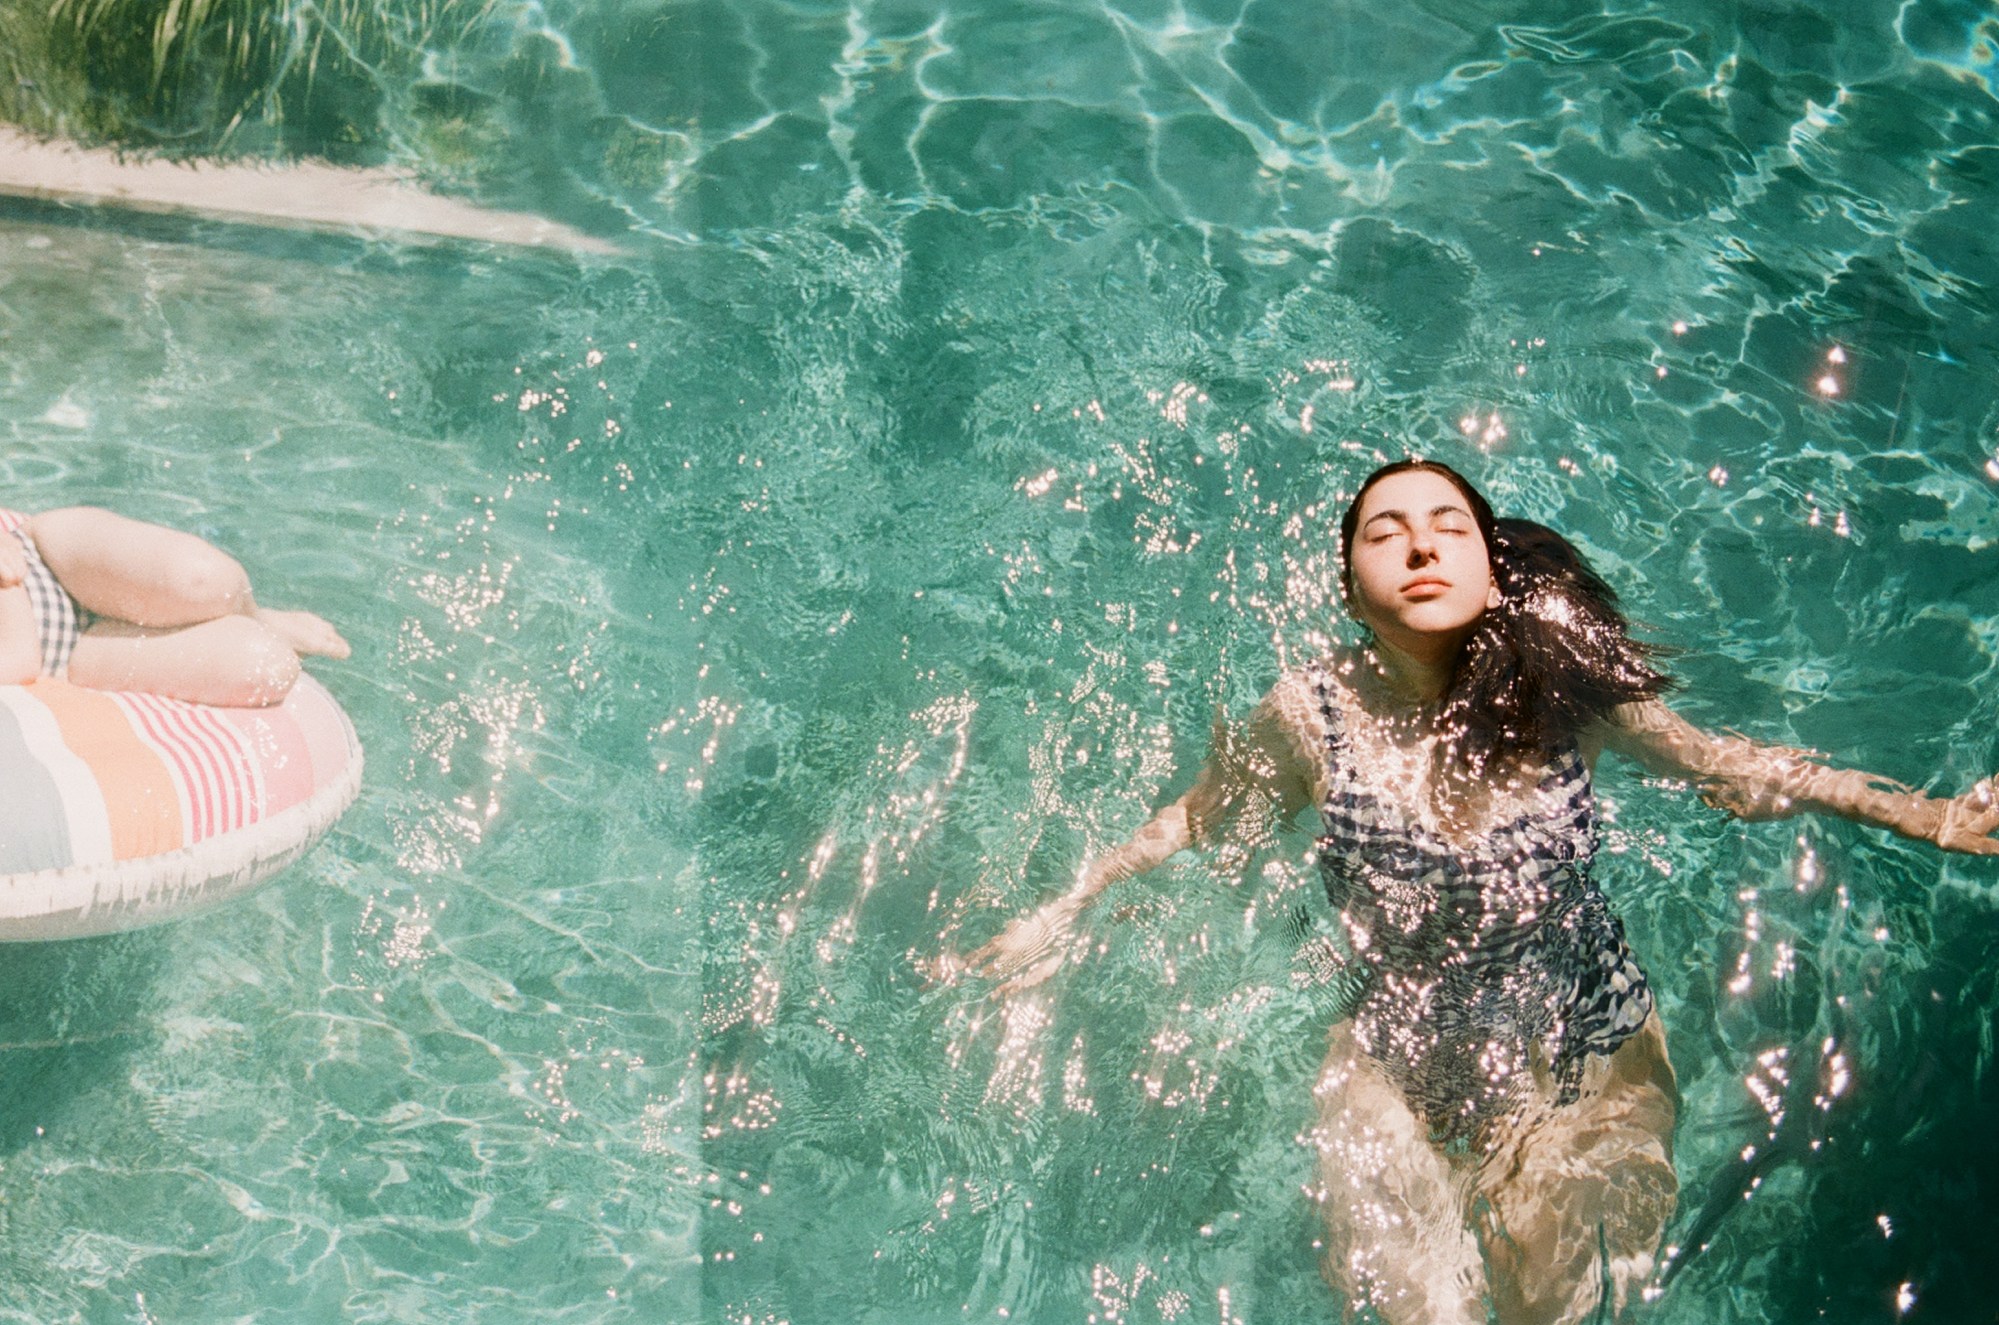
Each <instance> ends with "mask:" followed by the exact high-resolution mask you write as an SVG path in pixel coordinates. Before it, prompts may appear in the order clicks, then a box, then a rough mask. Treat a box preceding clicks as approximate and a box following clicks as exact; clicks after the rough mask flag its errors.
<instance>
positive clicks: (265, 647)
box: [213, 617, 299, 708]
mask: <svg viewBox="0 0 1999 1325" xmlns="http://www.w3.org/2000/svg"><path fill="white" fill-rule="evenodd" d="M213 626H214V628H217V629H220V630H222V631H226V632H227V633H228V640H227V643H226V652H227V656H228V658H229V660H230V666H229V667H228V669H227V675H228V682H227V684H226V685H225V686H224V689H225V690H226V691H227V694H226V696H225V697H222V698H220V699H218V701H217V702H219V703H224V704H232V705H241V706H243V707H246V708H261V707H263V706H264V705H266V704H275V703H277V702H278V701H279V700H281V699H283V698H284V697H285V696H286V695H288V694H290V693H291V688H292V686H294V685H295V684H297V682H298V676H299V662H298V655H297V654H296V653H294V652H292V648H291V646H290V645H289V644H287V643H285V642H284V641H283V640H281V639H279V638H278V636H277V635H276V634H275V633H274V632H272V631H271V630H270V629H269V628H267V627H265V626H263V625H261V624H259V623H258V622H256V621H254V620H252V619H251V618H249V617H230V618H227V619H225V620H223V621H218V622H215V623H213Z"/></svg>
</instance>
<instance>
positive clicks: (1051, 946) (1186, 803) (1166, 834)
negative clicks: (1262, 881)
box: [964, 673, 1312, 991]
mask: <svg viewBox="0 0 1999 1325" xmlns="http://www.w3.org/2000/svg"><path fill="white" fill-rule="evenodd" d="M1301 689H1302V690H1304V691H1305V693H1306V694H1309V687H1308V685H1307V683H1306V682H1305V681H1304V680H1303V678H1302V677H1300V676H1299V675H1298V674H1296V673H1294V674H1292V675H1289V676H1286V677H1285V678H1283V679H1282V680H1280V681H1279V682H1278V683H1277V685H1276V686H1274V687H1272V689H1271V691H1270V693H1269V694H1267V695H1265V696H1264V697H1263V701H1262V702H1261V703H1259V704H1258V705H1257V706H1256V710H1255V711H1254V712H1253V713H1252V714H1251V715H1250V718H1249V721H1248V722H1247V723H1245V724H1244V726H1243V728H1242V730H1241V731H1239V732H1238V731H1235V730H1232V729H1230V728H1229V727H1228V726H1227V724H1225V723H1223V722H1217V723H1216V724H1215V736H1214V744H1213V748H1212V749H1211V751H1210V752H1209V755H1208V761H1207V763H1205V764H1204V765H1202V767H1201V771H1200V774H1199V776H1197V777H1196V778H1195V779H1194V785H1193V786H1192V787H1189V788H1188V789H1187V791H1186V792H1185V793H1184V794H1183V795H1181V796H1179V797H1177V798H1175V799H1174V800H1173V801H1171V802H1169V803H1168V804H1167V805H1165V806H1164V807H1163V808H1161V809H1160V810H1158V811H1157V812H1156V813H1154V814H1153V816H1152V817H1151V818H1150V819H1148V820H1146V821H1145V823H1144V824H1143V825H1142V826H1141V827H1140V828H1139V829H1138V831H1137V832H1135V833H1133V834H1132V835H1131V836H1130V837H1129V838H1128V839H1126V840H1125V841H1124V842H1121V843H1119V844H1118V845H1117V846H1115V847H1113V848H1111V849H1110V850H1109V851H1106V852H1104V853H1103V854H1102V855H1100V856H1097V857H1096V858H1095V859H1093V860H1091V861H1090V862H1089V863H1087V864H1086V865H1084V866H1083V867H1082V868H1081V869H1080V870H1078V871H1077V874H1076V882H1075V884H1074V885H1072V886H1071V887H1070V888H1069V889H1068V890H1067V891H1066V892H1064V893H1062V894H1061V895H1060V896H1058V897H1056V898H1054V899H1053V900H1051V901H1049V902H1046V903H1044V904H1043V905H1042V906H1041V907H1039V908H1038V909H1036V910H1035V911H1033V912H1030V913H1029V914H1027V915H1025V916H1021V917H1020V918H1018V919H1016V920H1014V921H1012V922H1011V923H1009V924H1008V925H1007V927H1006V928H1005V929H1003V930H1001V931H1000V934H999V937H998V938H995V939H993V940H992V941H991V942H990V943H987V944H986V945H984V946H983V947H981V948H978V949H976V950H974V951H973V952H971V953H969V954H967V955H966V957H965V959H964V964H965V969H967V970H969V971H970V972H972V973H973V974H976V975H983V976H989V977H993V978H997V979H1004V980H1005V981H1006V983H1005V984H1004V985H1002V986H1001V987H1002V988H1003V989H1005V990H1008V991H1011V990H1015V989H1024V988H1027V987H1028V986H1030V985H1037V984H1040V983H1041V982H1042V981H1043V980H1046V979H1047V978H1048V977H1049V976H1050V975H1052V974H1054V973H1055V971H1056V969H1057V968H1058V967H1060V966H1061V964H1062V959H1063V957H1064V956H1065V955H1066V951H1067V948H1068V946H1069V944H1068V940H1069V938H1070V936H1071V934H1072V932H1073V929H1074V925H1075V921H1076V918H1077V917H1078V916H1080V915H1081V914H1082V913H1083V911H1084V910H1085V909H1087V908H1088V907H1089V905H1090V904H1091V903H1092V902H1094V901H1095V900H1096V899H1097V897H1098V895H1099V894H1101V893H1102V892H1103V891H1104V890H1105V889H1106V888H1108V887H1110V886H1111V885H1112V884H1114V883H1119V882H1121V881H1123V880H1125V879H1129V878H1132V877H1134V876H1136V875H1140V874H1145V873H1149V872H1150V871H1152V870H1154V869H1157V868H1158V867H1159V866H1161V865H1163V864H1165V863H1166V862H1167V861H1168V860H1169V859H1171V858H1172V857H1173V856H1175V855H1177V854H1178V853H1180V852H1182V851H1185V850H1187V849H1188V848H1189V847H1193V846H1198V845H1200V844H1201V843H1203V842H1206V841H1209V840H1210V839H1212V838H1213V837H1214V835H1215V834H1216V833H1217V832H1219V831H1220V830H1221V829H1222V828H1223V827H1224V826H1225V825H1227V824H1228V823H1230V822H1232V821H1233V820H1234V819H1235V818H1236V817H1238V816H1239V815H1240V814H1241V813H1242V812H1243V809H1244V808H1245V807H1246V806H1247V805H1249V804H1251V803H1252V802H1259V803H1261V804H1263V805H1266V806H1268V807H1269V808H1270V809H1272V810H1274V811H1275V812H1276V813H1277V814H1278V815H1279V816H1280V817H1281V818H1282V819H1284V820H1289V819H1290V818H1291V817H1292V816H1293V815H1295V814H1296V813H1297V812H1298V811H1299V810H1300V809H1301V808H1303V806H1305V805H1306V804H1309V803H1310V799H1311V780H1312V779H1311V770H1310V768H1309V766H1307V765H1306V764H1305V762H1304V759H1303V752H1302V749H1301V746H1305V745H1307V744H1308V740H1306V739H1301V734H1300V731H1299V712H1300V703H1299V694H1298V692H1299V691H1300V690H1301Z"/></svg>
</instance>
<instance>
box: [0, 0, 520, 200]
mask: <svg viewBox="0 0 1999 1325" xmlns="http://www.w3.org/2000/svg"><path fill="white" fill-rule="evenodd" d="M497 3H498V0H0V51H4V52H5V53H4V54H0V79H4V81H5V82H6V84H7V86H6V87H5V88H4V90H0V116H4V117H5V118H8V119H11V120H12V121H13V122H15V123H17V124H20V125H22V126H23V127H25V128H28V129H30V130H32V131H34V132H38V133H44V134H60V135H63V136H66V137H71V138H75V139H78V140H80V141H84V142H96V143H109V144H114V145H117V146H120V147H123V148H126V149H129V150H136V151H145V152H162V153H166V154H169V155H176V156H218V155H238V154H249V155H278V156H311V157H318V158H323V159H327V160H333V161H343V162H378V161H381V160H384V159H387V158H390V157H393V156H397V155H423V154H425V153H423V151H422V149H423V147H424V146H425V144H424V143H423V142H422V141H421V140H422V139H424V138H426V137H427V136H429V135H430V134H431V133H432V132H436V133H440V134H442V135H443V137H444V138H445V139H446V140H447V143H448V141H449V140H450V139H451V137H452V136H453V134H454V133H455V134H459V135H461V136H462V134H463V133H464V132H465V129H466V125H467V124H469V123H470V122H471V119H472V118H476V115H475V114H474V113H473V112H472V111H468V109H467V108H466V107H462V106H457V105H454V104H452V102H453V98H452V96H451V95H450V88H449V83H448V80H447V81H443V82H440V80H438V79H436V78H434V77H432V76H431V73H430V71H431V70H432V69H433V68H435V67H438V66H443V67H446V68H448V67H449V66H450V65H451V64H452V63H453V62H454V59H455V58H456V56H457V55H458V53H459V52H460V51H461V50H464V49H466V48H468V47H470V46H474V45H476V44H477V43H478V42H479V41H480V39H481V37H482V36H483V35H484V30H485V29H486V28H487V27H488V25H489V24H491V22H492V20H493V16H494V10H495V7H496V4H497ZM413 139H414V140H418V141H414V142H413V141H412V140H413Z"/></svg>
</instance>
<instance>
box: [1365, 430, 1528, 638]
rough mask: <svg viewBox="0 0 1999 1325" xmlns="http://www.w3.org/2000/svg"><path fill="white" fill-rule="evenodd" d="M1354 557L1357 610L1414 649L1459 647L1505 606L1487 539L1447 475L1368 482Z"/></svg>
mask: <svg viewBox="0 0 1999 1325" xmlns="http://www.w3.org/2000/svg"><path fill="white" fill-rule="evenodd" d="M1347 555H1348V571H1349V574H1350V575H1351V577H1352V579H1351V584H1352V599H1353V609H1354V612H1355V614H1356V615H1358V616H1359V617H1360V619H1361V620H1362V622H1364V623H1365V624H1366V625H1367V626H1368V628H1369V629H1371V630H1373V631H1374V633H1375V635H1376V637H1377V638H1379V639H1383V640H1386V641H1388V642H1389V643H1391V644H1394V645H1397V646H1398V647H1401V648H1403V649H1405V650H1408V651H1410V652H1413V653H1420V654H1432V653H1435V652H1436V651H1437V650H1438V648H1439V646H1447V647H1449V648H1456V647H1457V646H1458V645H1459V644H1461V643H1463V642H1464V639H1465V638H1466V636H1468V635H1469V634H1470V633H1471V627H1472V624H1473V623H1474V622H1476V621H1477V620H1478V619H1479V617H1480V616H1481V615H1482V614H1483V613H1484V612H1485V611H1486V609H1487V608H1489V607H1497V606H1498V605H1499V588H1498V586H1497V585H1496V584H1495V583H1494V582H1493V578H1492V562H1491V561H1490V560H1489V559H1488V557H1487V555H1486V546H1485V537H1484V535H1482V534H1480V533H1479V531H1478V522H1477V521H1476V520H1474V519H1473V518H1472V513H1471V507H1470V506H1469V505H1468V504H1467V503H1466V502H1465V498H1464V494H1463V493H1461V492H1459V491H1458V489H1457V485H1456V484H1454V483H1452V482H1451V481H1450V480H1449V479H1447V478H1445V477H1444V476H1443V475H1441V474H1433V473H1430V472H1428V471H1427V470H1421V469H1412V470H1404V471H1403V472H1401V473H1399V474H1391V475H1389V476H1388V477H1387V478H1385V479H1382V480H1381V481H1380V482H1379V483H1376V484H1375V485H1374V486H1373V487H1371V488H1369V489H1368V490H1367V494H1366V496H1364V497H1363V498H1362V499H1361V507H1360V514H1359V518H1358V520H1357V522H1356V524H1355V527H1354V536H1353V545H1352V547H1351V548H1350V549H1349V550H1348V554H1347Z"/></svg>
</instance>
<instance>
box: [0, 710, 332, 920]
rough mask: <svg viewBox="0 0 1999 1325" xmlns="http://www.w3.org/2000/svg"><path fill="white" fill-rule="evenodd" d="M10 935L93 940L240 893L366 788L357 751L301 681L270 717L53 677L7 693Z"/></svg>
mask: <svg viewBox="0 0 1999 1325" xmlns="http://www.w3.org/2000/svg"><path fill="white" fill-rule="evenodd" d="M0 788H5V791H4V795H0V941H16V940H24V939H62V938H81V937H84V936H86V935H91V934H108V933H111V932H113V931H116V930H121V929H135V928H137V927H139V926H141V925H150V924H153V923H156V922H158V921H162V920H169V919H177V918H179V917H181V916H183V915H187V914H189V913H190V912H193V911H198V910H202V909H204V908H206V907H210V906H214V905H216V904H218V903H220V902H224V901H227V900H228V899H229V898H232V897H236V896H239V895H240V894H242V893H245V892H247V891H249V890H250V889H252V888H254V887H256V886H257V885H258V884H260V883H262V882H263V881H264V880H266V879H268V878H270V877H271V876H272V875H274V874H276V873H277V872H278V871H280V870H282V869H284V868H285V867H286V866H287V865H290V864H291V863H292V862H293V861H295V860H297V859H298V858H299V857H300V856H301V855H303V854H304V852H305V850H306V848H307V847H309V846H311V845H312V844H313V843H314V842H315V841H317V840H318V839H319V837H320V835H321V834H323V833H325V832H326V830H327V829H328V828H330V827H332V826H333V822H334V820H336V819H338V818H339V817H340V815H341V812H342V811H344V810H345V809H346V808H347V807H348V805H349V804H351V803H352V802H353V800H354V797H355V795H356V793H358V792H359V791H360V788H361V743H360V741H359V739H358V738H357V737H356V736H355V734H354V726H353V724H352V723H350V722H349V721H348V720H347V715H346V714H345V713H344V712H342V711H341V709H340V706H339V705H338V704H337V703H335V702H334V699H333V696H332V695H330V694H328V693H327V692H326V688H325V687H324V686H322V685H320V684H319V683H318V682H317V681H314V680H313V679H312V678H311V677H309V676H301V677H300V678H299V682H298V684H297V685H296V686H294V687H293V688H292V692H291V693H290V694H289V695H287V696H286V697H285V700H284V702H283V703H281V704H276V705H273V706H272V707H270V708H258V709H237V708H211V707H207V706H204V705H199V704H183V703H181V702H179V701H177V700H171V699H162V698H160V697H159V696H157V695H145V694H130V693H113V692H109V691H102V690H87V689H84V688H83V687H81V686H73V685H70V684H68V683H67V682H64V681H56V680H50V679H47V678H44V679H42V680H39V681H36V682H35V683H34V684H32V685H25V686H0Z"/></svg>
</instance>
